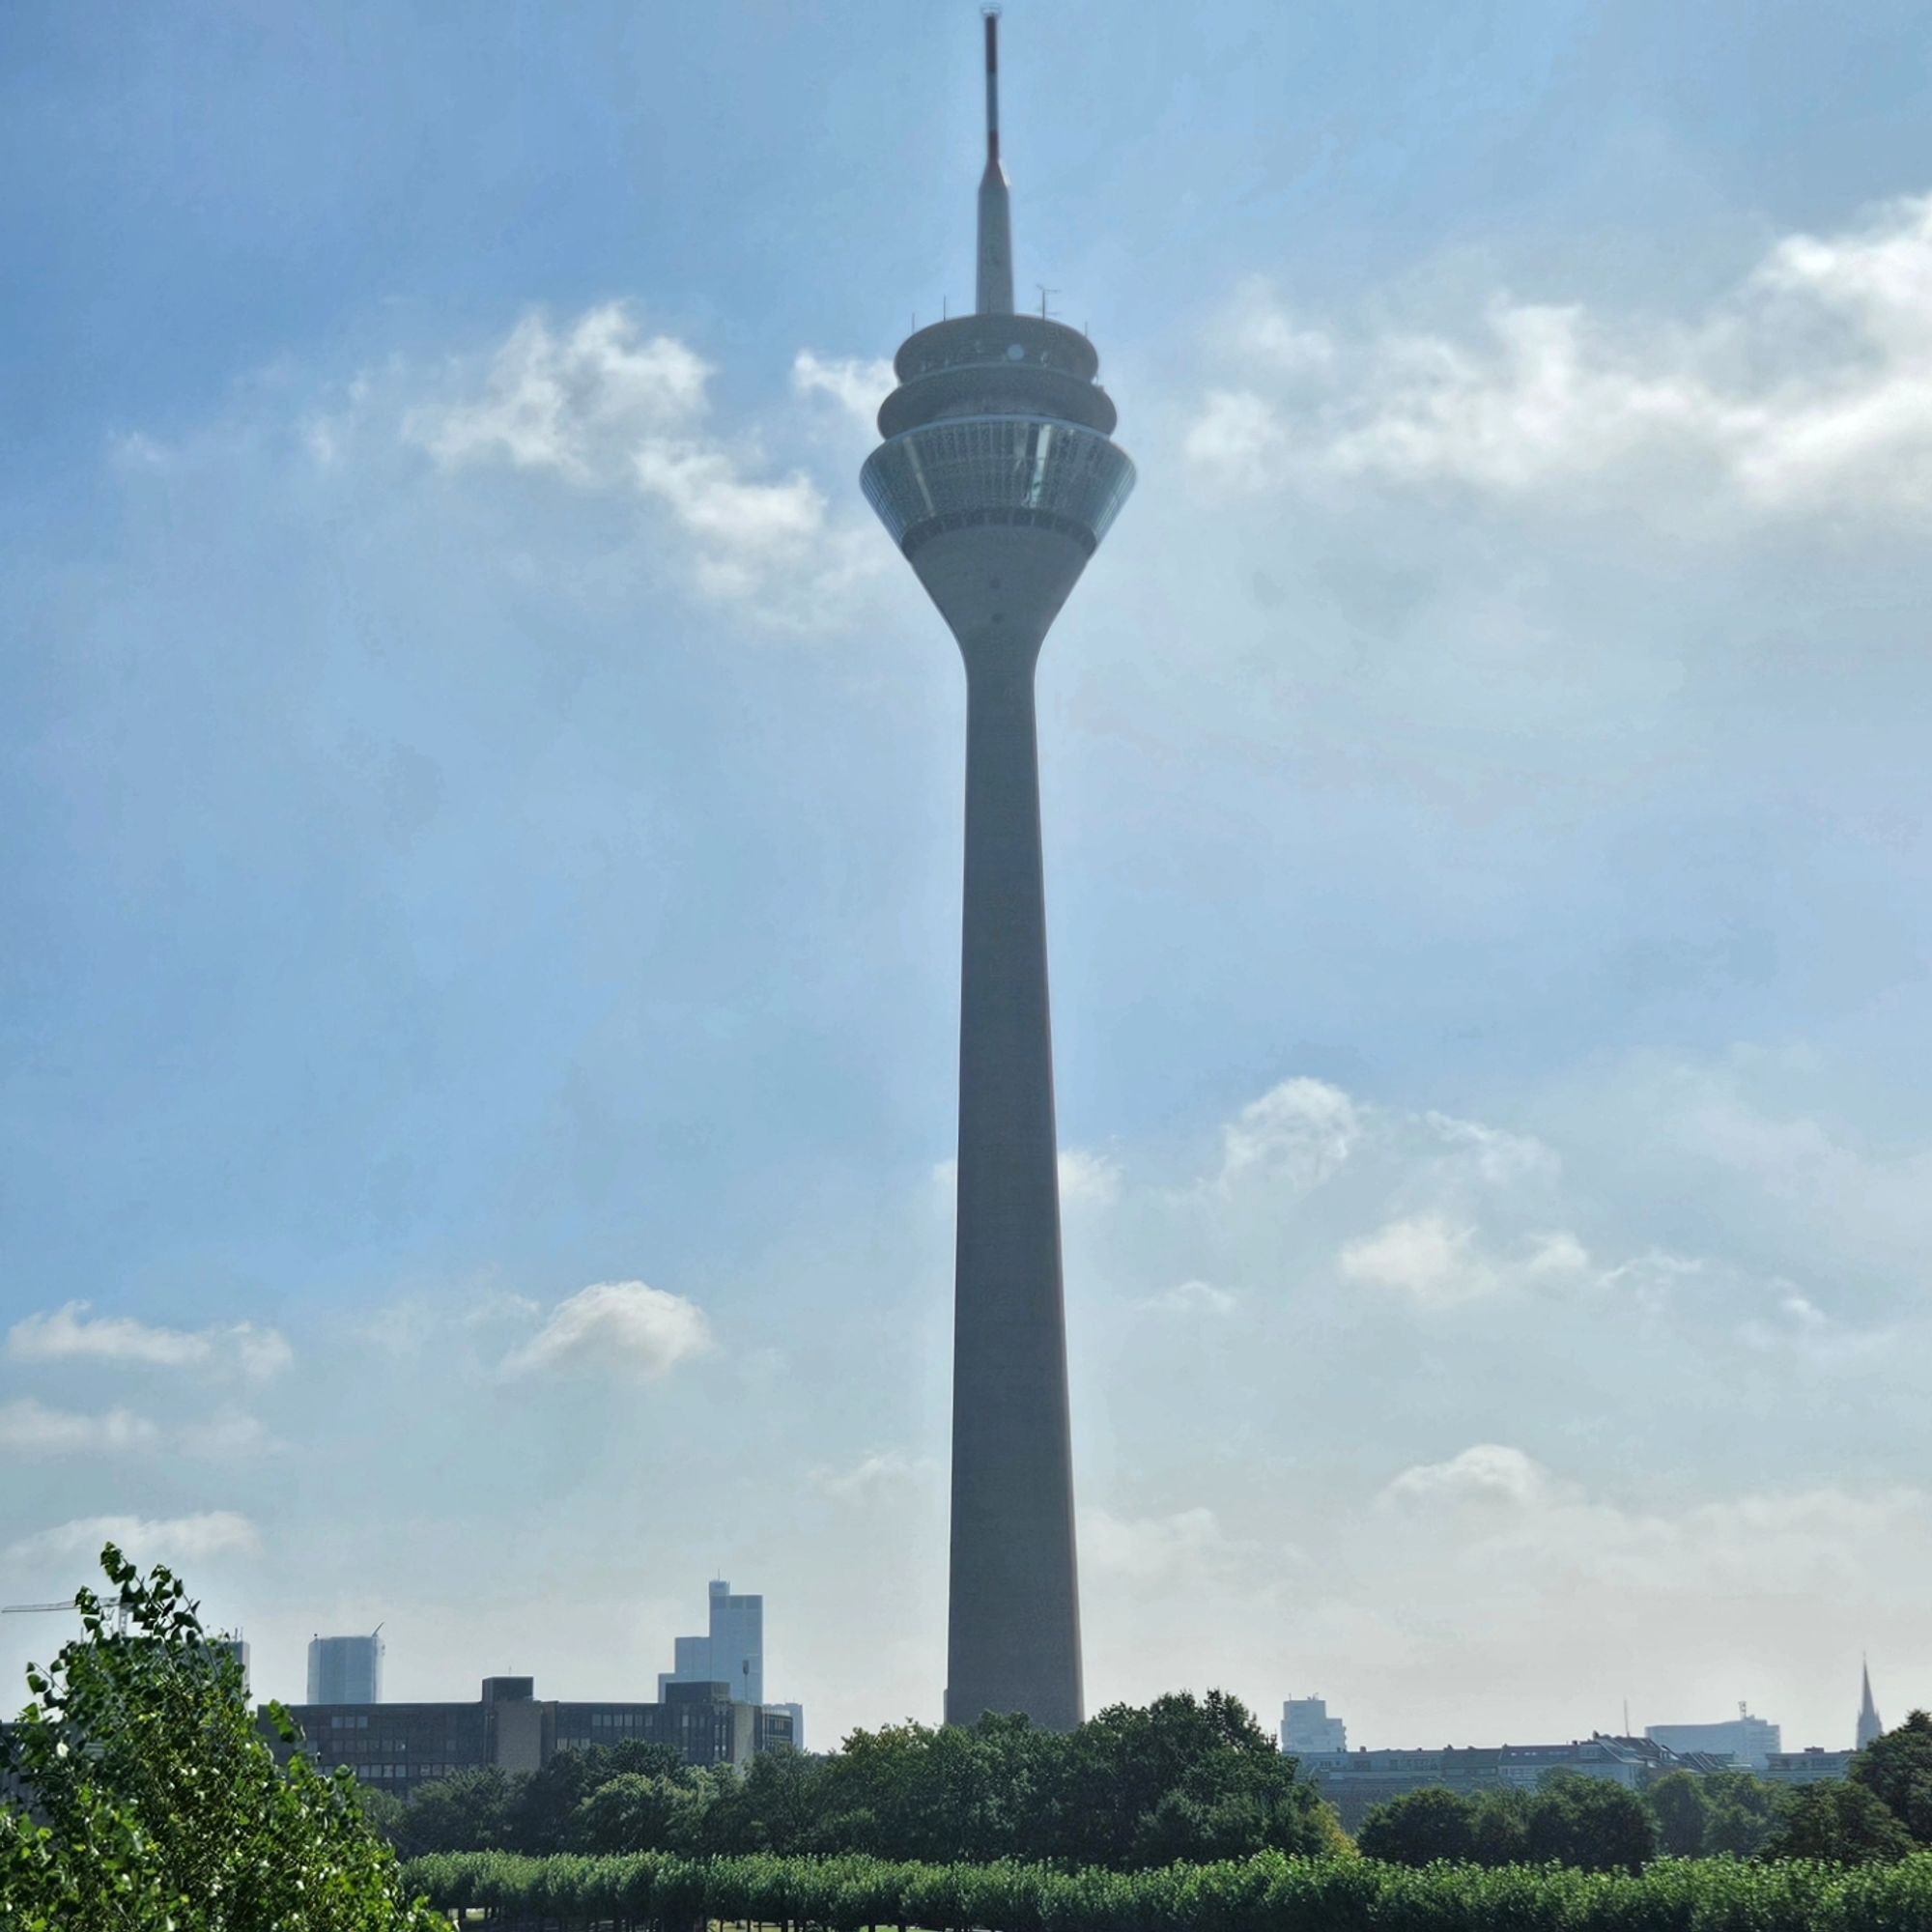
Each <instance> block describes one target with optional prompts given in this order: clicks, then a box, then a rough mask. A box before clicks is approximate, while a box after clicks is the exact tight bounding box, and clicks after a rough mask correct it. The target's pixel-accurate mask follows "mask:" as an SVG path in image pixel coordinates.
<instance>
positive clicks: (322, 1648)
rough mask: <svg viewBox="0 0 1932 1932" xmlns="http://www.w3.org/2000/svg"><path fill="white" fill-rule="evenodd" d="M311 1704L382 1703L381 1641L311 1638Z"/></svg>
mask: <svg viewBox="0 0 1932 1932" xmlns="http://www.w3.org/2000/svg"><path fill="white" fill-rule="evenodd" d="M308 1701H309V1702H310V1703H311V1704H380V1703H381V1702H382V1701H383V1637H382V1632H381V1630H380V1628H378V1629H377V1630H373V1631H371V1632H370V1633H369V1634H368V1635H367V1636H314V1637H310V1638H309V1644H308Z"/></svg>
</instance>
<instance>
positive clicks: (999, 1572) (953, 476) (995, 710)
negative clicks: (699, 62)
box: [861, 12, 1134, 1729]
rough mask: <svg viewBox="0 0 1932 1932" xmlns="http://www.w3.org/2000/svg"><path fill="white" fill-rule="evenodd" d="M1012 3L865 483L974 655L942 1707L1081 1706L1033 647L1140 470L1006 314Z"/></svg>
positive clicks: (1051, 1711) (1034, 1711)
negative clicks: (943, 283) (1002, 76)
mask: <svg viewBox="0 0 1932 1932" xmlns="http://www.w3.org/2000/svg"><path fill="white" fill-rule="evenodd" d="M998 34H999V22H998V18H997V15H996V14H995V13H991V12H989V13H988V14H987V15H986V21H985V40H986V165H985V171H984V173H983V175H982V176H981V178H980V220H979V262H978V273H977V278H976V299H975V303H974V313H972V314H971V315H961V316H955V317H952V319H950V320H948V321H943V322H939V323H935V324H933V325H932V326H931V327H926V328H922V329H918V330H916V331H915V332H914V333H913V334H912V335H911V336H909V337H908V338H907V339H906V341H905V342H904V343H902V344H901V345H900V347H899V352H898V355H897V356H896V358H895V361H894V365H893V366H894V369H895V373H896V374H897V376H898V386H897V387H896V388H895V390H894V391H893V392H892V394H891V395H890V396H888V397H887V398H886V400H885V403H884V404H883V405H882V407H881V408H880V410H879V434H880V435H881V436H882V437H884V439H885V440H884V442H883V443H881V444H880V446H879V447H878V448H877V449H875V450H874V451H873V452H872V454H871V455H870V457H868V458H867V462H866V467H865V469H864V472H863V474H862V477H861V481H862V483H863V485H864V488H865V492H866V496H867V499H868V500H869V501H870V503H871V505H872V507H873V509H874V510H876V511H877V512H878V515H879V519H880V521H881V522H882V523H883V524H884V525H885V526H886V528H887V530H888V531H889V532H890V533H891V535H892V537H893V540H894V541H895V543H896V544H897V545H898V547H899V549H900V551H901V552H902V553H903V554H904V555H905V558H906V561H907V562H908V563H910V564H911V565H912V567H913V570H914V572H915V573H916V574H917V576H918V578H919V581H920V582H921V583H922V584H923V585H924V587H925V591H926V594H927V595H928V596H929V597H930V598H931V599H932V601H933V603H934V604H935V605H937V606H938V608H939V612H940V615H941V616H942V617H944V618H945V620H946V623H947V625H948V627H949V628H950V629H951V630H952V635H953V637H954V639H956V640H957V641H958V645H959V653H960V656H961V658H962V659H963V660H964V662H965V668H966V867H965V895H964V920H963V941H962V945H961V956H960V1012H959V1160H958V1180H957V1189H958V1194H957V1201H958V1218H957V1236H956V1241H957V1246H956V1253H955V1262H954V1305H953V1334H952V1585H951V1594H950V1600H949V1607H948V1624H947V1689H946V1717H947V1719H948V1721H949V1722H952V1723H971V1722H973V1720H974V1719H977V1718H978V1717H979V1716H980V1714H981V1713H982V1712H986V1711H1007V1712H1024V1713H1026V1714H1027V1715H1028V1716H1030V1717H1031V1718H1032V1719H1033V1720H1034V1721H1035V1722H1036V1723H1037V1724H1041V1725H1045V1726H1051V1727H1054V1728H1058V1729H1065V1728H1066V1727H1069V1726H1071V1725H1073V1724H1077V1723H1078V1722H1079V1721H1080V1718H1081V1712H1082V1693H1081V1682H1080V1591H1079V1581H1078V1574H1077V1566H1076V1560H1075V1553H1074V1537H1073V1457H1072V1449H1071V1445H1070V1441H1069V1425H1068V1417H1067V1403H1066V1328H1065V1309H1064V1305H1063V1296H1062V1290H1061V1271H1060V1193H1059V1174H1058V1160H1057V1150H1056V1144H1055V1129H1054V1112H1053V1045H1052V1035H1051V1029H1050V1026H1049V1022H1048V1013H1047V980H1046V906H1045V890H1044V879H1043V865H1042V860H1041V852H1040V824H1039V771H1038V756H1037V744H1036V730H1035V723H1034V667H1035V663H1036V661H1037V658H1038V655H1039V649H1040V645H1041V644H1042V642H1043V641H1044V640H1045V638H1046V633H1047V629H1048V627H1049V626H1050V625H1051V624H1052V622H1053V620H1054V617H1055V616H1056V615H1057V614H1058V612H1059V611H1060V607H1061V606H1062V604H1064V603H1065V600H1066V597H1067V594H1068V592H1069V591H1071V590H1072V588H1073V585H1074V583H1075V582H1077V581H1078V579H1079V577H1080V573H1081V572H1082V571H1083V570H1084V569H1086V567H1087V559H1088V558H1089V557H1090V556H1092V555H1093V554H1094V549H1095V547H1096V546H1097V545H1098V543H1099V541H1100V539H1101V537H1103V536H1104V535H1105V534H1106V531H1107V527H1108V526H1109V525H1110V524H1111V523H1112V522H1113V521H1114V517H1115V515H1116V513H1117V512H1118V511H1119V510H1120V507H1121V505H1122V503H1123V502H1124V501H1125V500H1126V497H1127V493H1128V492H1129V490H1131V489H1132V487H1133V481H1134V467H1133V465H1132V464H1131V463H1130V462H1129V461H1128V460H1127V457H1126V455H1125V454H1124V453H1123V452H1122V450H1120V449H1119V448H1117V447H1116V446H1115V444H1114V443H1113V442H1112V441H1111V440H1110V437H1111V433H1112V431H1113V428H1114V423H1115V419H1116V412H1115V409H1114V405H1113V403H1112V401H1111V400H1110V399H1109V398H1108V396H1107V394H1106V392H1105V391H1104V390H1103V389H1102V388H1100V386H1099V385H1098V384H1096V383H1095V381H1094V376H1095V374H1096V373H1097V371H1098V369H1099V357H1098V356H1097V355H1095V354H1094V346H1093V344H1092V343H1091V342H1089V341H1088V339H1087V337H1086V336H1085V335H1084V334H1083V333H1082V332H1081V331H1079V330H1077V329H1072V328H1068V327H1065V326H1064V325H1063V324H1061V323H1058V322H1055V321H1053V320H1051V319H1050V318H1049V317H1048V316H1047V314H1046V313H1045V301H1044V298H1042V300H1041V312H1040V313H1039V314H1038V315H1017V314H1015V313H1014V311H1013V264H1012V219H1011V212H1010V204H1009V196H1008V188H1007V177H1006V172H1005V169H1004V167H1003V166H1002V164H1001V160H1000V120H999V40H998Z"/></svg>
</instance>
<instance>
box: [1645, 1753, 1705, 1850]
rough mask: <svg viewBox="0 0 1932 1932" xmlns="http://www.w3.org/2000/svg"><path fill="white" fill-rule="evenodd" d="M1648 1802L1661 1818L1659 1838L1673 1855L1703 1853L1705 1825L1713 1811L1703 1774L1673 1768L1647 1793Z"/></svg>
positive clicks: (1658, 1830) (1659, 1819) (1654, 1813)
mask: <svg viewBox="0 0 1932 1932" xmlns="http://www.w3.org/2000/svg"><path fill="white" fill-rule="evenodd" d="M1644 1802H1645V1803H1646V1804H1648V1805H1649V1806H1650V1815H1651V1816H1652V1817H1653V1818H1655V1819H1656V1820H1657V1835H1658V1840H1659V1842H1660V1843H1661V1844H1662V1847H1663V1849H1664V1850H1665V1851H1666V1852H1667V1853H1668V1854H1669V1855H1670V1856H1671V1857H1672V1858H1673V1859H1695V1858H1701V1857H1703V1855H1704V1825H1705V1822H1706V1820H1707V1818H1708V1817H1709V1814H1710V1807H1709V1806H1708V1805H1707V1804H1705V1802H1704V1780H1703V1778H1701V1777H1699V1776H1697V1775H1696V1774H1695V1773H1694V1772H1689V1771H1673V1772H1672V1773H1671V1774H1670V1775H1669V1776H1667V1777H1660V1778H1659V1779H1658V1780H1657V1782H1656V1783H1655V1784H1653V1785H1652V1786H1651V1787H1650V1789H1649V1790H1648V1791H1647V1792H1645V1793H1644Z"/></svg>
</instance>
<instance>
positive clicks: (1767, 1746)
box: [1643, 1704, 1784, 1771]
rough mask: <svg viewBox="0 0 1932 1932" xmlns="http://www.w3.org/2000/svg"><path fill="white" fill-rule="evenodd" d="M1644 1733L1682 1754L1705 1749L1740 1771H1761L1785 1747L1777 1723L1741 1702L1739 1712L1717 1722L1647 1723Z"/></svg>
mask: <svg viewBox="0 0 1932 1932" xmlns="http://www.w3.org/2000/svg"><path fill="white" fill-rule="evenodd" d="M1643 1734H1644V1736H1645V1737H1647V1738H1648V1739H1649V1740H1650V1741H1651V1743H1652V1744H1655V1745H1662V1747H1664V1749H1665V1750H1671V1751H1676V1752H1677V1753H1678V1754H1679V1755H1680V1756H1682V1755H1683V1754H1685V1753H1686V1752H1690V1751H1704V1752H1708V1753H1710V1754H1712V1755H1714V1756H1718V1755H1721V1756H1726V1757H1728V1758H1729V1759H1730V1761H1731V1763H1732V1764H1733V1765H1734V1766H1736V1768H1737V1769H1738V1770H1739V1771H1762V1770H1763V1769H1764V1768H1765V1766H1766V1764H1768V1763H1769V1762H1770V1760H1771V1756H1772V1753H1773V1752H1774V1751H1780V1750H1782V1749H1783V1748H1784V1740H1783V1737H1782V1735H1781V1733H1780V1732H1779V1730H1778V1727H1777V1725H1776V1724H1773V1723H1769V1722H1767V1721H1766V1720H1765V1719H1763V1718H1753V1717H1752V1716H1751V1714H1750V1713H1749V1712H1748V1711H1747V1710H1746V1709H1745V1707H1744V1706H1743V1705H1742V1704H1740V1705H1739V1706H1738V1715H1737V1716H1736V1717H1735V1718H1727V1719H1724V1721H1723V1722H1722V1723H1718V1724H1646V1725H1645V1726H1644V1727H1643Z"/></svg>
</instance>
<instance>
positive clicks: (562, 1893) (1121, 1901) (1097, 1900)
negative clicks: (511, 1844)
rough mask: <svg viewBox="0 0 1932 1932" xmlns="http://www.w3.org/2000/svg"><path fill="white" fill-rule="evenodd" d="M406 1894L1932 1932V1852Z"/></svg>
mask: <svg viewBox="0 0 1932 1932" xmlns="http://www.w3.org/2000/svg"><path fill="white" fill-rule="evenodd" d="M404 1881H405V1884H406V1886H407V1888H408V1889H409V1891H410V1892H411V1893H412V1895H413V1894H417V1893H421V1894H426V1895H427V1897H428V1898H429V1901H430V1903H431V1904H432V1905H436V1906H440V1907H441V1908H442V1909H444V1910H449V1909H451V1908H454V1907H464V1906H480V1907H484V1908H487V1909H489V1910H491V1911H492V1912H493V1913H494V1914H495V1915H497V1916H498V1917H499V1918H501V1919H503V1920H505V1921H507V1922H510V1923H518V1922H523V1923H537V1924H546V1923H547V1924H550V1925H555V1926H565V1927H588V1926H593V1925H601V1924H606V1923H609V1924H615V1925H619V1926H631V1927H638V1928H651V1929H652V1932H691V1928H693V1927H695V1926H697V1925H699V1924H701V1923H702V1922H703V1921H704V1920H706V1919H720V1920H727V1919H740V1920H748V1921H750V1922H751V1923H753V1924H754V1925H774V1926H787V1925H789V1926H797V1927H821V1928H824V1932H861V1928H865V1927H875V1926H876V1927H901V1926H923V1927H927V1928H930V1932H956V1929H957V1928H963V1927H979V1928H983V1932H1932V1853H1923V1854H1919V1855H1918V1856H1916V1857H1913V1858H1909V1859H1906V1860H1904V1861H1901V1862H1900V1863H1897V1864H1889V1865H1861V1866H1853V1867H1841V1866H1834V1865H1823V1864H1814V1863H1809V1862H1806V1861H1790V1862H1785V1863H1776V1864H1741V1863H1734V1862H1732V1861H1728V1860H1724V1859H1700V1860H1677V1859H1664V1860H1660V1861H1658V1862H1657V1863H1655V1864H1653V1865H1651V1866H1650V1867H1649V1868H1648V1869H1647V1870H1645V1871H1644V1873H1643V1874H1642V1875H1641V1876H1640V1877H1637V1878H1629V1877H1622V1876H1609V1875H1605V1874H1602V1873H1593V1872H1580V1871H1572V1870H1567V1869H1564V1868H1561V1867H1554V1866H1542V1867H1532V1866H1509V1867H1505V1868H1503V1869H1500V1870H1493V1871H1492V1870H1485V1869H1483V1868H1481V1867H1478V1866H1473V1865H1432V1866H1429V1867H1427V1868H1425V1869H1423V1870H1419V1871H1417V1870H1411V1869H1409V1868H1408V1867H1406V1866H1403V1865H1384V1864H1378V1863H1375V1862H1374V1861H1370V1860H1366V1859H1348V1858H1327V1859H1289V1858H1283V1857H1282V1856H1280V1855H1279V1854H1278V1853H1272V1852H1269V1853H1264V1854H1262V1855H1261V1856H1260V1857H1257V1858H1253V1859H1248V1860H1243V1861H1239V1862H1237V1863H1228V1864H1207V1865H1170V1866H1167V1867H1166V1868H1164V1869H1162V1870H1158V1871H1145V1872H1111V1871H1100V1870H1088V1871H1072V1872H1063V1871H1055V1870H1052V1869H1051V1868H1049V1867H1046V1866H1041V1865H1024V1864H1016V1863H1011V1862H1007V1863H1001V1864H988V1865H917V1864H893V1863H889V1862H887V1861H884V1860H879V1859H867V1858H824V1859H783V1858H773V1857H752V1858H728V1859H713V1860H709V1861H697V1860H689V1859H680V1858H675V1857H673V1856H671V1855H670V1854H668V1853H661V1852H646V1853H640V1854H639V1855H637V1856H635V1857H629V1858H580V1857H572V1856H561V1857H556V1858H548V1859H532V1858H520V1857H517V1856H515V1855H513V1854H511V1853H507V1852H445V1853H438V1854H435V1855H433V1856H431V1857H428V1858H421V1859H415V1860H412V1861H411V1862H410V1863H409V1864H408V1865H407V1866H406V1867H405V1868H404Z"/></svg>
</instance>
